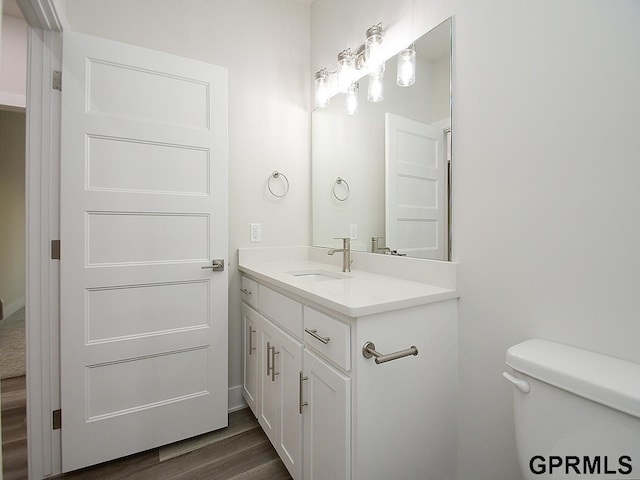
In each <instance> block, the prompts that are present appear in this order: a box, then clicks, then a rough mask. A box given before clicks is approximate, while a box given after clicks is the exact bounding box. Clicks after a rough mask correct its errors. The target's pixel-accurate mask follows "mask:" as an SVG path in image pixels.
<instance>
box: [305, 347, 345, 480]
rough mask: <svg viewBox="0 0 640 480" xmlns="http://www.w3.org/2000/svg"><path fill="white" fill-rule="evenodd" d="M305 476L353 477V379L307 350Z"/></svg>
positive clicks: (325, 479)
mask: <svg viewBox="0 0 640 480" xmlns="http://www.w3.org/2000/svg"><path fill="white" fill-rule="evenodd" d="M304 374H305V376H306V377H307V379H306V380H305V382H304V383H306V385H305V386H304V389H303V390H304V399H305V400H306V402H307V403H308V405H307V406H305V407H304V440H303V445H304V479H305V480H329V479H331V480H347V479H349V478H351V473H350V470H351V451H350V448H351V441H350V439H351V380H350V379H349V378H348V377H346V376H344V375H343V374H341V373H340V372H338V371H337V370H335V369H334V368H333V367H330V366H329V365H328V364H327V363H325V362H324V361H323V360H320V359H319V358H318V357H316V356H315V355H314V354H312V353H310V352H309V351H308V350H305V351H304Z"/></svg>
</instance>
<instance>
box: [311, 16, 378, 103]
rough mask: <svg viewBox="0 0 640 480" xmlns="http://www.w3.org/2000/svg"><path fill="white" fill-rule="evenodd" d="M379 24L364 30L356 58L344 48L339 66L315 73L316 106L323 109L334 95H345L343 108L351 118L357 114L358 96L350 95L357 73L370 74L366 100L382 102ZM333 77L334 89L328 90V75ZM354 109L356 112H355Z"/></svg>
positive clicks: (339, 56) (339, 55) (349, 50)
mask: <svg viewBox="0 0 640 480" xmlns="http://www.w3.org/2000/svg"><path fill="white" fill-rule="evenodd" d="M383 35H384V30H383V29H382V23H378V24H377V25H373V26H372V27H371V28H369V29H368V30H367V33H366V41H365V43H364V44H363V45H361V46H360V47H359V48H358V50H357V51H356V53H355V54H353V53H352V52H351V49H350V48H347V49H345V50H343V51H342V52H340V53H339V54H338V64H337V68H336V70H334V71H328V70H327V69H326V68H323V69H321V70H318V71H317V72H316V75H315V105H316V107H319V108H324V107H326V106H327V105H329V99H330V98H331V96H332V95H333V94H334V93H335V92H336V91H338V92H340V93H345V94H347V99H346V100H345V107H346V108H347V110H348V111H351V112H353V113H350V115H353V114H354V113H356V111H357V92H358V88H359V87H358V86H357V85H356V87H355V94H354V92H353V91H352V90H353V88H354V87H353V85H354V81H355V80H356V79H357V77H358V71H360V70H365V71H366V72H367V73H368V74H369V90H368V95H367V99H368V100H369V101H371V102H380V101H382V99H383V92H382V78H383V74H384V69H385V59H384V52H383V51H382V36H383ZM334 73H335V74H336V81H335V83H333V85H334V86H332V87H331V88H330V87H329V75H332V74H334ZM354 107H355V108H354Z"/></svg>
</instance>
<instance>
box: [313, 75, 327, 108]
mask: <svg viewBox="0 0 640 480" xmlns="http://www.w3.org/2000/svg"><path fill="white" fill-rule="evenodd" d="M315 83H316V107H319V108H324V107H326V106H327V105H329V72H327V69H326V68H323V69H321V70H318V71H317V72H316V80H315Z"/></svg>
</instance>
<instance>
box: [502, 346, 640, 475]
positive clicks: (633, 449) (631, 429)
mask: <svg viewBox="0 0 640 480" xmlns="http://www.w3.org/2000/svg"><path fill="white" fill-rule="evenodd" d="M506 363H507V365H509V366H510V367H511V368H512V369H513V374H509V373H505V377H506V378H507V379H508V380H510V381H511V382H512V383H514V385H515V387H516V388H514V389H513V392H514V393H513V406H514V422H515V430H516V443H517V449H518V458H519V462H520V466H521V471H522V474H523V477H524V478H525V479H527V480H528V479H534V478H535V479H545V478H554V479H555V478H557V479H564V478H567V479H569V478H572V479H589V480H591V479H594V480H596V479H611V480H613V479H616V480H620V479H629V480H631V479H640V365H638V364H636V363H632V362H628V361H624V360H620V359H617V358H613V357H609V356H606V355H601V354H597V353H593V352H589V351H586V350H582V349H579V348H575V347H570V346H567V345H562V344H559V343H555V342H549V341H545V340H539V339H533V340H528V341H526V342H523V343H519V344H518V345H514V346H513V347H511V348H510V349H509V350H508V351H507V358H506Z"/></svg>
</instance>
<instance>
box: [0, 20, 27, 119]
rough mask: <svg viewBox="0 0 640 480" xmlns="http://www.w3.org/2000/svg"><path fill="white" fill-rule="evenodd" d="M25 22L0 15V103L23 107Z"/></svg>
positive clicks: (25, 51) (25, 76)
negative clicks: (0, 47)
mask: <svg viewBox="0 0 640 480" xmlns="http://www.w3.org/2000/svg"><path fill="white" fill-rule="evenodd" d="M27 28H28V26H27V22H25V20H24V19H22V18H16V17H12V16H9V15H2V28H1V31H2V33H1V35H2V36H1V40H2V41H1V42H0V45H1V46H2V50H1V51H0V105H5V106H9V107H16V108H19V109H20V108H22V109H24V108H25V106H26V98H27V94H26V90H27Z"/></svg>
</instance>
